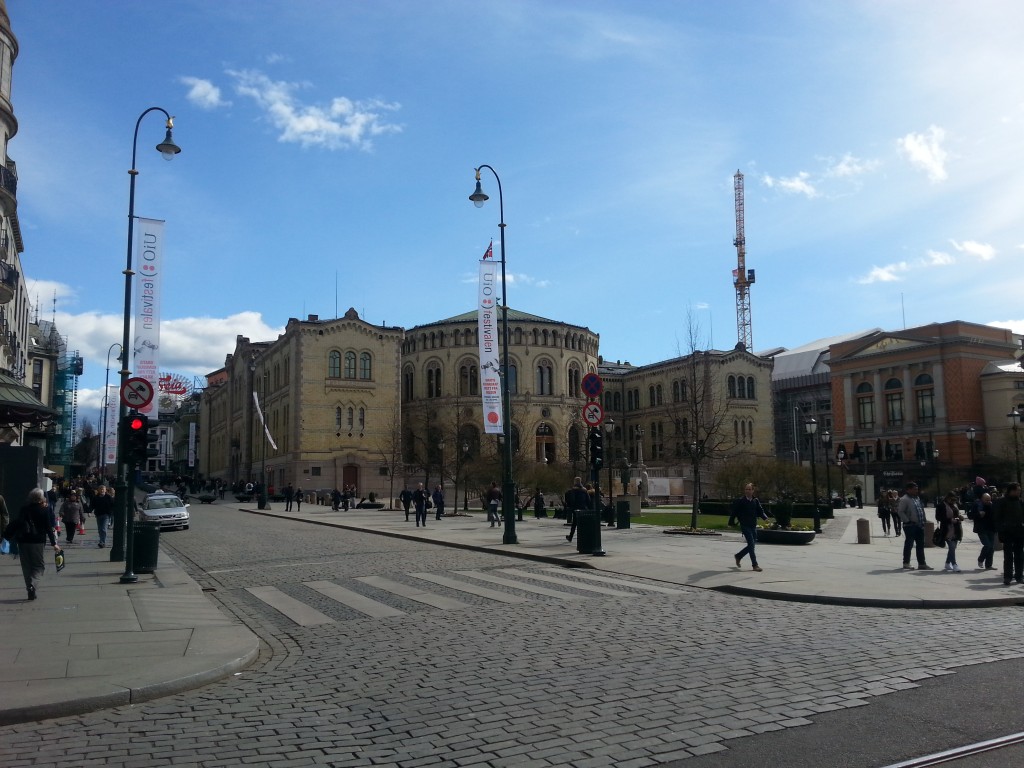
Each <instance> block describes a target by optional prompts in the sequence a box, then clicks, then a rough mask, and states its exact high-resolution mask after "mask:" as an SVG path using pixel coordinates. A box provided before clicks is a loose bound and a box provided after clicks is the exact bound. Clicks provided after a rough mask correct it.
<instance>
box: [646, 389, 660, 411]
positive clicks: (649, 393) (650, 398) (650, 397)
mask: <svg viewBox="0 0 1024 768" xmlns="http://www.w3.org/2000/svg"><path fill="white" fill-rule="evenodd" d="M647 401H648V402H647V404H648V405H650V406H652V407H653V406H655V405H657V404H658V401H657V400H655V399H654V385H653V384H652V385H651V386H649V387H648V388H647Z"/></svg>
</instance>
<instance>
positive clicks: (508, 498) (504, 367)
mask: <svg viewBox="0 0 1024 768" xmlns="http://www.w3.org/2000/svg"><path fill="white" fill-rule="evenodd" d="M481 168H486V169H487V170H489V171H490V172H491V173H492V174H494V180H495V181H496V182H498V215H499V218H498V231H499V233H500V234H501V409H502V411H503V413H502V420H501V429H502V436H503V437H504V440H503V441H502V446H501V508H502V516H503V517H504V518H505V526H504V528H505V531H504V533H503V534H502V537H501V541H502V543H503V544H517V543H518V539H517V538H516V522H515V498H514V497H515V492H516V486H515V482H514V481H513V479H512V398H511V394H510V391H509V380H508V366H509V359H508V287H507V283H506V281H505V199H504V195H503V194H502V190H501V179H500V178H499V177H498V172H497V171H495V170H494V169H493V168H492V167H491V166H489V165H486V164H484V165H481V166H479V167H478V168H475V169H474V170H475V171H476V189H475V190H473V194H471V195H470V196H469V199H470V200H472V201H473V205H475V206H476V207H477V208H482V207H483V204H484V203H486V202H487V200H488V196H487V194H486V193H485V192H484V191H483V188H482V187H481V186H480V169H481Z"/></svg>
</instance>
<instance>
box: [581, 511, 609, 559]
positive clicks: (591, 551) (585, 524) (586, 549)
mask: <svg viewBox="0 0 1024 768" xmlns="http://www.w3.org/2000/svg"><path fill="white" fill-rule="evenodd" d="M576 551H577V552H579V553H580V554H583V555H603V554H604V550H603V549H601V513H600V512H599V511H598V510H596V509H580V510H577V511H576Z"/></svg>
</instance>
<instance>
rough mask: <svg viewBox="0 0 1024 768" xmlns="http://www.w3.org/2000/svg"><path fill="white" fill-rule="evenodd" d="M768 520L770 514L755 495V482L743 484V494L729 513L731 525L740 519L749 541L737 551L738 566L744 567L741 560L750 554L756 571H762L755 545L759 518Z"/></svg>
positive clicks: (744, 534) (744, 535)
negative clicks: (766, 512) (767, 513)
mask: <svg viewBox="0 0 1024 768" xmlns="http://www.w3.org/2000/svg"><path fill="white" fill-rule="evenodd" d="M758 518H760V519H762V520H767V519H768V515H766V514H765V512H764V507H762V506H761V501H760V500H759V499H758V498H757V497H755V496H754V484H753V483H747V484H746V485H745V486H743V495H742V496H740V497H739V498H738V499H736V500H735V501H734V502H733V503H732V514H731V515H729V525H735V524H736V522H737V521H738V522H739V524H740V532H741V533H742V534H743V538H744V539H746V541H747V546H745V547H744V548H743V549H741V550H740V551H739V552H737V553H736V555H735V559H736V567H737V568H742V567H743V566H742V565H741V564H740V561H741V560H743V557H744V555H747V554H748V553H749V554H750V565H751V567H752V568H753V569H754V570H755V571H760V570H761V566H759V565H758V564H757V553H756V552H755V550H754V545H755V544H756V543H757V520H758Z"/></svg>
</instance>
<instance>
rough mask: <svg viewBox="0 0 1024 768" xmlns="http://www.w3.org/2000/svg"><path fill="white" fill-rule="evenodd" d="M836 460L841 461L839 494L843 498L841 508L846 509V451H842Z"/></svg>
mask: <svg viewBox="0 0 1024 768" xmlns="http://www.w3.org/2000/svg"><path fill="white" fill-rule="evenodd" d="M836 459H837V460H838V461H839V493H840V494H841V495H842V497H843V499H842V502H843V503H842V505H841V506H842V507H843V509H846V464H845V460H846V451H843V450H840V451H839V452H838V453H837V454H836Z"/></svg>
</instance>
